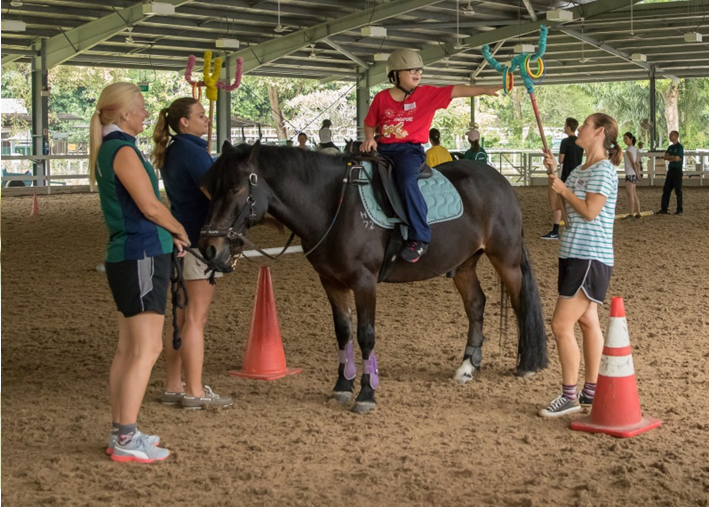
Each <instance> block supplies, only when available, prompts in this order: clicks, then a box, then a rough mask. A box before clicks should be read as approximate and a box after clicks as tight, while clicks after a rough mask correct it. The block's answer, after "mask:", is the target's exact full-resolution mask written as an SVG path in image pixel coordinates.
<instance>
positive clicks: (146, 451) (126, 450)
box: [111, 431, 170, 463]
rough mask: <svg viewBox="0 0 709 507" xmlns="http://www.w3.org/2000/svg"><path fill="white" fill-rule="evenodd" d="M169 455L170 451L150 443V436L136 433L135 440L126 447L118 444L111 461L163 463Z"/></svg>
mask: <svg viewBox="0 0 709 507" xmlns="http://www.w3.org/2000/svg"><path fill="white" fill-rule="evenodd" d="M169 455H170V451H168V450H167V449H163V448H162V447H155V446H154V445H151V444H150V442H149V441H148V435H144V434H143V433H140V432H139V431H136V432H135V434H134V435H133V438H131V439H130V441H129V442H126V443H125V444H124V445H121V444H119V443H118V442H116V445H115V446H114V447H113V454H111V459H112V460H113V461H118V462H119V463H128V462H130V461H137V462H138V463H152V462H153V461H162V460H164V459H165V458H167V457H168V456H169Z"/></svg>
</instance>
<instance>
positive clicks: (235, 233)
mask: <svg viewBox="0 0 709 507" xmlns="http://www.w3.org/2000/svg"><path fill="white" fill-rule="evenodd" d="M351 166H352V163H348V164H347V166H346V170H345V176H344V178H343V180H342V190H341V192H340V198H339V201H338V205H337V211H336V212H335V216H334V217H333V219H332V222H331V223H330V227H328V229H327V231H325V234H323V237H322V238H320V241H318V242H317V244H316V245H315V246H314V247H313V248H311V249H310V250H309V251H307V252H304V255H305V256H306V257H307V256H308V255H310V254H311V253H313V252H314V251H315V249H316V248H318V247H319V246H320V244H321V243H322V242H323V240H324V239H325V238H326V237H327V235H328V233H329V232H330V230H332V227H333V226H334V225H335V221H336V220H337V217H338V216H339V214H340V210H341V209H342V202H343V199H344V196H345V191H346V190H347V183H349V181H350V180H349V177H348V176H349V172H350V168H351ZM248 183H249V186H248V194H247V196H246V204H245V205H244V206H243V208H241V212H240V213H239V215H238V216H237V217H236V219H235V220H234V221H233V222H232V224H231V226H230V227H229V228H227V229H223V228H218V227H214V226H212V225H211V224H206V225H204V226H203V227H202V229H200V236H202V237H205V238H226V239H227V240H228V241H229V253H230V256H229V261H230V268H231V270H233V269H234V268H235V267H236V263H237V261H238V260H239V257H241V256H242V253H243V246H244V245H247V246H248V247H250V248H252V249H253V250H255V251H257V252H259V253H260V254H261V255H263V256H265V257H268V258H269V259H273V260H276V259H278V258H279V257H280V256H281V255H283V254H284V253H285V252H286V250H287V249H288V247H289V246H290V244H291V242H292V241H293V238H295V233H294V232H291V235H290V237H289V238H288V241H286V244H285V246H284V247H283V249H282V250H281V251H280V252H279V253H277V254H276V255H271V254H269V253H267V252H266V251H265V250H263V249H262V248H260V247H259V246H258V245H257V244H255V243H254V242H253V241H251V240H250V239H249V238H247V237H246V235H245V234H244V233H243V232H239V229H240V228H243V224H244V222H245V221H246V220H248V224H249V225H248V227H247V228H250V227H251V226H252V225H254V221H255V220H256V212H255V207H256V199H255V198H254V188H256V187H257V186H258V175H257V174H256V173H254V172H252V173H249V178H248ZM240 225H241V227H239V226H240ZM189 251H190V253H192V254H193V255H194V256H195V257H197V259H199V260H200V261H201V262H203V263H205V264H206V265H207V266H208V270H212V271H217V267H218V266H217V265H216V263H214V261H207V260H205V259H203V258H202V257H201V256H200V255H199V254H198V253H196V252H194V251H193V250H192V249H190V250H189ZM246 259H248V257H246Z"/></svg>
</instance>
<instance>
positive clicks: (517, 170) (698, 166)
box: [2, 149, 709, 193]
mask: <svg viewBox="0 0 709 507" xmlns="http://www.w3.org/2000/svg"><path fill="white" fill-rule="evenodd" d="M487 153H488V162H489V164H490V165H491V166H493V167H494V168H495V169H497V170H498V171H500V173H501V174H502V175H503V176H505V178H507V179H508V180H509V182H510V183H511V184H512V185H515V186H531V185H546V182H547V176H546V169H545V168H544V165H543V164H542V154H541V153H540V152H539V151H537V150H494V149H491V150H488V151H487ZM663 155H664V152H661V151H657V152H647V153H641V154H640V160H641V162H642V166H643V179H642V180H641V182H640V184H641V185H649V186H653V185H657V184H662V183H663V182H664V176H665V174H666V171H667V169H666V162H665V161H664V159H663V158H662V157H663ZM37 165H43V166H44V175H43V176H42V175H40V176H36V175H34V174H35V168H36V166H37ZM88 166H89V158H88V155H40V156H34V155H29V156H9V157H3V158H2V188H3V189H8V188H9V187H28V186H31V187H33V188H34V189H35V190H36V189H38V188H42V189H43V191H46V192H47V193H51V191H52V187H66V188H65V191H70V190H71V189H72V188H74V189H75V190H80V191H85V190H86V187H87V186H88V184H89V171H88ZM40 169H41V168H40ZM38 172H41V171H38ZM618 174H619V177H622V176H623V174H624V171H623V168H622V164H621V167H619V168H618ZM684 179H685V182H686V183H687V184H689V185H699V186H704V185H705V184H707V181H709V150H687V151H685V152H684ZM657 180H660V181H657ZM14 182H19V183H14ZM13 190H15V189H14V188H13ZM17 190H19V189H17ZM63 190H64V189H63Z"/></svg>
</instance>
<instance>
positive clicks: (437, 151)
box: [426, 129, 453, 167]
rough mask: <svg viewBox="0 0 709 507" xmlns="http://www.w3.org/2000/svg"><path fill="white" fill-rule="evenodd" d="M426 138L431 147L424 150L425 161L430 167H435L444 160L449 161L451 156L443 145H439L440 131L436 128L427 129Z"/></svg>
mask: <svg viewBox="0 0 709 507" xmlns="http://www.w3.org/2000/svg"><path fill="white" fill-rule="evenodd" d="M428 140H429V141H431V145H432V146H431V147H430V148H429V149H428V150H426V163H427V164H428V165H429V166H430V167H435V166H437V165H439V164H442V163H444V162H451V161H452V160H453V157H452V156H451V154H450V153H449V152H448V150H446V149H445V148H444V147H443V146H441V133H440V131H439V130H438V129H431V130H429V131H428Z"/></svg>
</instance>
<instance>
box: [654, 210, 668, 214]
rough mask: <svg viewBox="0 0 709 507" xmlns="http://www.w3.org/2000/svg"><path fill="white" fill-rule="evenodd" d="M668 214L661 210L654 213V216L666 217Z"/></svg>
mask: <svg viewBox="0 0 709 507" xmlns="http://www.w3.org/2000/svg"><path fill="white" fill-rule="evenodd" d="M668 214H669V213H667V210H662V209H661V210H660V211H656V212H655V215H668Z"/></svg>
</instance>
